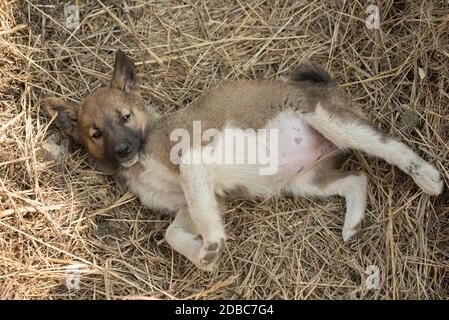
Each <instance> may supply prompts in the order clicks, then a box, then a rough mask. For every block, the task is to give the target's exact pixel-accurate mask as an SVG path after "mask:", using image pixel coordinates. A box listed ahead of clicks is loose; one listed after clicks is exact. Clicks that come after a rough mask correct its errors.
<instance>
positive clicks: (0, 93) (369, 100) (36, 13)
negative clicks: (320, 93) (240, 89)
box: [0, 0, 449, 299]
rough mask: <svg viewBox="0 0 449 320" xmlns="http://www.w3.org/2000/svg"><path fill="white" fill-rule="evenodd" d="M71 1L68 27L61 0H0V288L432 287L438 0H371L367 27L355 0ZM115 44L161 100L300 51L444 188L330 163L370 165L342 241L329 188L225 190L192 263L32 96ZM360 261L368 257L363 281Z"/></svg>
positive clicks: (74, 77) (444, 146)
mask: <svg viewBox="0 0 449 320" xmlns="http://www.w3.org/2000/svg"><path fill="white" fill-rule="evenodd" d="M78 2H79V3H78V5H79V12H80V20H81V25H80V27H79V28H78V29H77V30H75V31H74V30H69V29H67V28H66V18H65V16H64V5H65V4H66V3H67V2H64V3H63V2H60V3H57V1H44V0H25V1H6V2H5V1H3V2H1V4H0V22H1V29H0V298H3V299H20V298H31V299H61V298H64V299H134V298H160V299H170V298H190V299H218V298H232V299H240V298H249V299H255V298H268V299H270V298H275V299H360V298H362V299H412V298H417V299H428V298H437V299H438V298H439V299H442V298H447V296H448V293H449V280H448V279H449V252H448V244H449V201H448V200H449V197H448V194H447V185H448V182H449V172H448V168H449V146H448V145H449V121H448V120H449V94H448V87H449V73H448V71H449V3H448V2H447V1H442V0H440V1H437V0H434V1H417V0H416V1H394V3H393V1H390V0H386V1H379V2H378V3H377V4H378V6H379V9H380V16H381V19H380V28H379V29H378V30H370V29H368V28H367V26H366V25H365V19H366V17H367V14H366V12H365V10H366V8H367V6H368V4H367V1H346V2H344V1H283V0H273V1H271V0H254V1H201V0H193V1H192V0H185V1H162V0H161V1H143V0H135V1H133V0H128V1H107V0H99V1H92V2H87V1H86V2H85V1H78ZM86 3H88V4H86ZM118 48H121V49H122V50H123V51H125V52H126V53H127V54H128V55H130V56H131V57H133V59H134V60H135V61H137V64H138V66H139V67H138V69H139V72H140V79H141V84H142V92H143V94H144V96H145V97H146V98H147V99H148V100H149V101H151V103H153V104H154V105H155V106H156V107H157V108H158V110H160V111H161V112H170V111H172V110H175V109H179V108H183V107H185V106H186V105H187V104H188V103H189V102H190V101H192V100H193V99H195V98H196V97H198V96H199V95H200V94H201V93H202V92H204V91H205V90H206V89H208V88H210V87H212V86H215V85H217V84H218V83H220V82H221V81H223V80H233V79H245V78H248V79H254V78H262V77H265V78H276V77H279V76H280V75H282V74H285V73H288V72H289V71H290V70H291V69H292V68H293V67H294V66H296V65H298V64H299V63H301V62H303V61H306V60H313V61H315V62H318V63H320V64H322V65H324V66H325V67H326V68H327V69H328V70H330V71H331V72H332V73H333V74H334V75H335V77H336V78H337V79H338V81H339V83H340V84H341V85H342V86H343V87H344V89H345V90H346V92H347V94H348V95H349V96H351V97H352V98H353V99H354V100H356V101H357V102H358V104H359V105H360V107H361V108H362V109H363V111H364V112H365V113H367V114H369V115H370V117H371V118H373V119H374V120H375V121H376V123H377V124H378V125H379V127H381V128H382V129H384V130H385V131H387V132H389V133H390V134H391V135H393V136H395V137H397V138H400V139H401V140H403V141H405V142H407V143H408V144H409V145H410V146H411V147H412V148H413V149H414V150H415V151H416V152H418V153H419V154H420V155H421V156H422V157H423V158H424V159H426V160H428V161H430V162H432V163H434V164H435V165H436V166H437V167H438V168H439V170H440V171H441V172H442V175H443V179H444V181H445V184H446V187H445V188H446V190H445V194H443V195H441V196H439V197H429V196H427V195H424V194H423V193H422V192H421V191H420V190H419V189H418V188H417V187H416V186H415V185H414V184H413V182H412V180H411V179H410V178H409V177H408V176H406V175H405V174H403V173H402V172H400V171H399V170H398V169H397V168H392V167H391V166H389V165H387V164H386V163H384V162H383V161H380V160H376V159H372V158H368V157H366V156H365V155H363V154H360V153H357V152H355V153H354V154H353V156H352V157H351V158H350V159H349V161H348V162H347V163H346V166H347V167H351V168H354V169H363V170H365V171H366V172H367V174H368V176H369V181H370V185H369V195H368V199H369V206H368V210H367V218H366V221H365V223H364V225H363V229H362V232H361V234H360V236H359V237H358V238H356V239H355V240H353V241H351V242H349V243H347V244H345V243H343V241H342V238H341V227H342V223H343V211H344V204H343V203H342V201H341V200H340V199H337V198H331V199H329V200H319V201H312V200H311V199H291V198H283V197H280V198H276V197H275V198H272V199H269V200H267V201H264V202H254V203H252V202H243V201H235V202H230V203H229V206H228V207H229V209H228V211H227V212H226V214H225V221H226V229H227V232H228V234H229V241H228V242H227V246H226V250H225V253H224V255H223V257H222V259H221V262H220V264H219V270H216V271H215V272H214V273H212V274H208V273H205V272H202V271H198V270H197V269H195V267H194V266H193V265H192V264H190V263H189V262H188V261H187V260H186V259H185V258H183V257H182V256H180V255H179V254H177V253H175V252H173V251H172V250H171V249H170V247H169V246H168V245H167V243H166V242H165V241H164V239H163V234H164V230H165V228H166V227H167V226H168V224H169V222H170V218H169V217H166V216H163V215H160V214H157V213H154V212H151V211H150V210H148V209H145V208H143V207H142V206H141V205H140V203H139V201H137V200H136V199H135V198H134V197H133V196H132V195H131V194H129V193H127V192H126V190H125V189H124V188H123V187H122V186H121V185H118V184H116V183H115V182H114V181H113V179H112V178H110V177H108V176H106V175H104V174H102V173H99V172H97V171H96V170H95V169H94V168H92V167H91V166H89V162H88V161H86V157H85V155H84V153H83V151H82V150H79V149H77V148H74V147H73V146H72V145H70V144H68V143H67V137H65V136H64V135H63V134H62V133H60V132H59V131H58V130H57V129H56V128H55V126H54V125H51V121H50V120H51V119H49V118H48V117H47V116H46V115H45V114H44V113H43V112H42V110H41V106H40V100H41V98H42V97H43V96H44V95H54V96H62V97H65V98H67V99H71V100H74V101H80V100H81V99H82V98H83V97H84V96H85V95H86V94H88V93H89V92H91V91H92V90H94V89H95V88H97V87H99V86H101V85H103V84H104V83H106V82H107V80H108V78H109V77H110V75H111V71H112V64H113V53H114V51H115V50H116V49H118ZM67 144H68V146H67ZM58 146H59V148H56V147H58ZM53 149H55V150H56V151H52V150H53ZM66 149H68V150H69V152H68V153H67V152H65V150H66ZM51 155H52V156H51ZM370 266H374V267H370ZM367 268H368V269H370V268H371V269H372V270H374V271H376V270H378V271H379V273H378V274H379V286H378V288H377V289H375V288H374V289H373V288H372V286H371V285H370V284H373V281H372V279H373V276H375V272H374V273H373V274H371V276H370V274H369V273H367V272H366V270H367ZM77 272H79V279H80V282H79V287H78V283H77ZM69 280H72V282H70V281H69ZM67 282H69V283H67ZM67 284H68V285H67ZM374 284H375V283H374Z"/></svg>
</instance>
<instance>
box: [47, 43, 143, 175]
mask: <svg viewBox="0 0 449 320" xmlns="http://www.w3.org/2000/svg"><path fill="white" fill-rule="evenodd" d="M43 105H44V107H45V109H46V110H47V112H48V113H49V114H50V116H53V115H54V114H57V115H56V120H55V121H56V123H57V124H59V126H60V127H62V128H63V129H64V130H65V131H66V132H67V133H68V134H69V135H70V136H71V137H72V138H73V140H74V141H75V142H77V143H79V144H81V145H83V146H84V147H85V148H86V150H87V152H88V153H89V154H90V155H91V156H93V157H94V158H95V159H96V160H99V161H100V162H102V163H103V164H105V165H107V166H108V167H112V168H119V167H120V166H123V167H130V166H132V165H134V164H135V163H136V162H137V161H138V159H139V152H140V151H141V149H142V147H143V143H144V139H145V136H146V131H147V128H148V125H149V120H150V114H149V111H148V110H147V109H146V107H145V103H144V101H143V99H142V97H141V96H140V92H139V90H138V85H137V79H136V72H135V66H134V63H133V62H132V61H131V60H130V59H129V58H128V57H126V55H125V54H124V53H123V52H121V51H117V53H116V56H115V66H114V73H113V75H112V80H111V83H110V85H109V86H106V87H101V88H99V89H97V90H96V91H94V92H93V93H92V94H90V95H88V96H87V97H86V99H85V100H84V101H83V102H82V103H81V104H77V103H74V102H69V101H65V100H63V99H59V98H47V99H45V100H44V101H43Z"/></svg>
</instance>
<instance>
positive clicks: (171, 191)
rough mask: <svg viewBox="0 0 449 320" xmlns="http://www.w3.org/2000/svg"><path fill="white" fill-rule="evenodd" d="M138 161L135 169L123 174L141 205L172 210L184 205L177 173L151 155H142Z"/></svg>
mask: <svg viewBox="0 0 449 320" xmlns="http://www.w3.org/2000/svg"><path fill="white" fill-rule="evenodd" d="M139 162H140V163H139V167H138V168H137V169H135V170H132V171H131V170H130V171H128V172H125V173H124V174H123V175H124V177H125V179H126V183H127V186H128V188H129V189H130V191H131V192H133V193H134V194H135V195H136V196H137V197H138V198H139V200H140V201H141V202H142V204H143V205H145V206H147V207H149V208H154V209H168V210H172V211H176V210H178V209H179V208H180V207H182V206H184V205H185V197H184V193H183V191H182V188H181V184H180V180H179V175H177V174H175V173H174V172H172V171H170V170H169V169H168V168H167V167H165V166H164V165H162V164H161V163H160V162H159V161H157V160H155V159H153V158H152V157H143V158H141V159H140V160H139Z"/></svg>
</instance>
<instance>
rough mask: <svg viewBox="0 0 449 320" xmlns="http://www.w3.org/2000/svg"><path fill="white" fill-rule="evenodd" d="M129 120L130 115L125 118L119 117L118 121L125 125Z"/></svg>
mask: <svg viewBox="0 0 449 320" xmlns="http://www.w3.org/2000/svg"><path fill="white" fill-rule="evenodd" d="M129 118H131V113H130V114H127V115H126V116H123V117H121V118H120V121H121V122H123V123H126V122H128V121H129Z"/></svg>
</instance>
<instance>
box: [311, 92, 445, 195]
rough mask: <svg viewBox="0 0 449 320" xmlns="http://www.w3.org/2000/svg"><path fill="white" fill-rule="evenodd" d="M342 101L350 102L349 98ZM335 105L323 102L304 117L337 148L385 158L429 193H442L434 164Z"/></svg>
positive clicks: (341, 106)
mask: <svg viewBox="0 0 449 320" xmlns="http://www.w3.org/2000/svg"><path fill="white" fill-rule="evenodd" d="M337 101H338V100H337ZM342 101H343V104H344V103H346V102H345V99H342V100H340V102H342ZM325 103H328V104H329V105H325ZM331 104H332V102H329V101H327V102H323V105H322V104H321V103H318V104H317V105H316V108H315V110H314V111H312V112H308V113H304V118H305V119H306V121H307V122H308V123H309V124H310V125H312V126H313V127H314V128H315V129H317V130H318V131H319V132H320V133H321V134H322V135H323V136H325V137H326V138H327V139H329V140H330V141H332V142H333V143H335V144H336V145H337V146H339V147H341V148H351V149H357V150H361V151H364V152H366V153H368V154H370V155H374V156H377V157H380V158H383V159H384V160H386V161H387V162H389V163H391V164H394V165H396V166H398V167H399V169H401V170H402V171H404V172H405V173H407V174H409V175H410V176H411V177H412V178H413V180H414V181H415V183H416V184H417V185H418V186H419V187H420V188H421V189H422V190H423V191H424V192H425V193H427V194H430V195H438V194H440V193H441V191H442V189H443V182H442V181H441V176H440V173H439V172H438V170H437V169H436V168H435V167H434V166H433V165H431V164H429V163H427V162H426V161H424V160H423V159H421V158H420V157H419V156H418V155H417V154H416V153H415V152H413V150H411V149H410V148H409V147H407V146H406V145H405V144H403V143H401V142H399V141H397V140H395V139H393V138H391V137H388V136H387V135H386V134H384V133H382V132H381V131H379V130H378V129H377V128H375V126H373V125H372V124H370V123H369V122H368V121H366V120H365V119H363V118H361V117H360V116H359V115H357V114H356V113H355V112H352V110H350V109H349V107H347V106H346V105H338V104H335V103H334V105H331Z"/></svg>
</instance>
